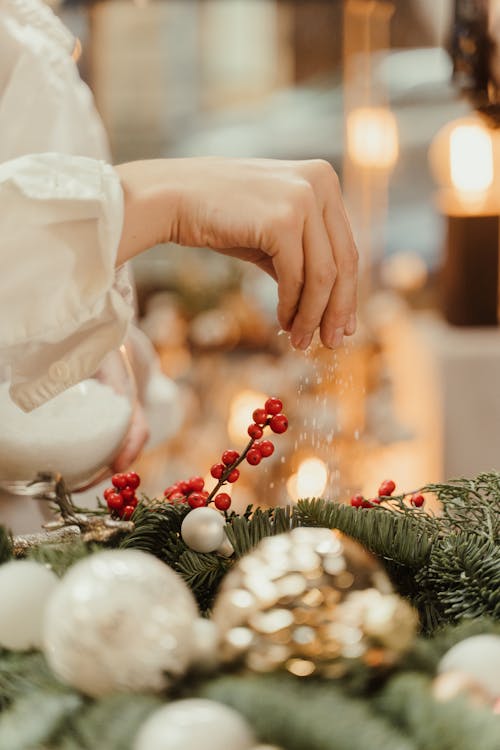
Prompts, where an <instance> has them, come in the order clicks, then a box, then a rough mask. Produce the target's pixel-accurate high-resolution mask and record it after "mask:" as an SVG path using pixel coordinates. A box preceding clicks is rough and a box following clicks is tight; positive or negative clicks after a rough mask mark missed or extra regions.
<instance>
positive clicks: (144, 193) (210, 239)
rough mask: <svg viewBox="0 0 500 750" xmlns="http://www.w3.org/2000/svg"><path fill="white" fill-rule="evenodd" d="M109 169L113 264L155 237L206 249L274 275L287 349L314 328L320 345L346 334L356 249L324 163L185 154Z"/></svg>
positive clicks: (301, 344) (352, 317) (302, 343)
mask: <svg viewBox="0 0 500 750" xmlns="http://www.w3.org/2000/svg"><path fill="white" fill-rule="evenodd" d="M117 171H118V173H119V174H120V176H121V179H122V185H123V187H124V193H125V222H124V230H123V234H122V241H121V243H120V248H119V251H118V259H117V262H118V263H120V262H124V261H125V260H128V259H129V258H130V257H132V256H133V255H135V254H137V252H141V250H143V249H146V247H149V246H150V245H151V244H155V243H157V242H161V241H163V242H165V241H173V242H177V243H178V244H181V245H190V246H196V247H209V248H212V249H213V250H217V251H218V252H222V253H225V254H227V255H232V256H234V257H237V258H242V259H244V260H247V261H251V262H253V263H255V264H256V265H257V266H259V268H261V269H262V270H264V271H266V272H267V273H269V274H270V275H271V276H272V277H273V278H274V279H276V281H277V282H278V296H279V303H278V311H277V313H278V320H279V322H280V325H281V327H282V328H283V329H284V330H286V331H289V332H290V334H291V341H292V344H293V345H294V346H295V347H297V348H300V349H306V348H307V347H308V346H309V344H310V343H311V339H312V336H313V334H314V331H315V330H316V328H318V327H319V328H320V335H321V340H322V342H323V343H324V344H325V345H326V346H329V347H336V346H339V345H340V344H341V342H342V339H343V336H344V334H346V335H350V334H352V333H354V331H355V329H356V286H357V260H358V254H357V250H356V246H355V244H354V241H353V238H352V234H351V230H350V226H349V222H348V219H347V216H346V213H345V209H344V205H343V201H342V196H341V191H340V186H339V181H338V178H337V175H336V173H335V172H334V170H333V169H332V167H331V166H330V165H329V164H328V163H327V162H325V161H321V160H310V161H275V160H270V159H222V158H202V159H196V158H194V159H172V160H156V161H151V162H134V163H131V164H125V165H121V167H118V168H117ZM145 227H147V228H148V229H147V232H146V234H145ZM146 235H147V236H146Z"/></svg>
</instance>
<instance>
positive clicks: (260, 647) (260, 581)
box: [213, 528, 417, 677]
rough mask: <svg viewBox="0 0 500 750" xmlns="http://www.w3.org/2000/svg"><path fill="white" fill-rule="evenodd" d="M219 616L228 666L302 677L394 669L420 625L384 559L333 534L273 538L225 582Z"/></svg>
mask: <svg viewBox="0 0 500 750" xmlns="http://www.w3.org/2000/svg"><path fill="white" fill-rule="evenodd" d="M213 619H214V621H215V622H216V624H217V626H218V628H219V632H220V639H221V656H222V659H223V660H224V661H226V662H230V661H236V660H241V661H242V663H243V664H244V665H245V666H247V667H248V668H249V669H251V670H253V671H256V672H269V671H273V670H275V669H279V668H285V669H286V670H288V672H291V673H292V674H295V675H297V676H299V677H307V676H309V675H313V674H314V675H323V676H325V677H341V676H342V675H343V674H345V673H346V672H347V671H348V670H349V668H350V666H352V665H353V664H354V663H359V662H362V663H364V664H365V665H366V666H368V667H384V666H390V665H392V664H394V663H395V662H396V661H397V659H398V657H399V656H400V655H401V654H402V653H403V652H404V651H405V650H406V649H407V648H408V646H409V645H410V644H411V642H412V641H413V638H414V635H415V631H416V626H417V615H416V613H415V611H414V610H413V609H412V607H411V606H410V605H409V604H408V603H407V602H406V601H405V600H404V599H402V598H401V597H400V596H398V595H397V594H396V593H394V591H393V588H392V586H391V583H390V581H389V579H388V577H387V575H386V574H385V572H384V571H383V570H382V568H381V567H380V564H379V563H378V562H377V561H376V559H375V558H374V557H373V556H371V555H370V554H368V552H366V550H364V549H363V547H361V545H359V544H358V543H357V542H354V541H353V540H352V539H350V538H348V537H345V536H343V535H342V534H341V533H340V532H337V531H331V530H329V529H323V528H321V529H320V528H297V529H294V530H293V531H291V532H290V533H288V534H280V535H278V536H273V537H268V538H266V539H263V540H262V541H261V542H260V543H259V545H258V546H257V547H256V548H255V550H253V551H252V552H251V553H249V554H248V555H246V556H245V557H243V558H242V559H241V560H240V561H239V562H238V563H237V564H236V565H235V567H234V568H233V570H232V571H231V572H230V573H229V574H228V575H227V576H226V577H225V579H224V582H223V584H222V587H221V590H220V592H219V594H218V596H217V599H216V602H215V607H214V612H213Z"/></svg>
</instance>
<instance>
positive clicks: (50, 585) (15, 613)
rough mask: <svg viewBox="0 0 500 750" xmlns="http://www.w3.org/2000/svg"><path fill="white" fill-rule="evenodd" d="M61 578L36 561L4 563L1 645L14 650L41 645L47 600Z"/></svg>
mask: <svg viewBox="0 0 500 750" xmlns="http://www.w3.org/2000/svg"><path fill="white" fill-rule="evenodd" d="M58 580H59V579H58V578H57V576H56V575H55V573H53V572H52V571H51V570H49V568H48V567H47V566H46V565H42V564H41V563H38V562H35V561H34V560H12V562H8V563H5V564H4V565H0V602H2V604H1V606H0V646H1V647H3V648H7V649H10V650H12V651H25V650H27V649H31V648H40V647H41V645H42V624H43V616H44V611H45V607H46V604H47V601H48V599H49V597H50V595H51V593H52V592H53V591H54V589H55V588H56V586H57V584H58Z"/></svg>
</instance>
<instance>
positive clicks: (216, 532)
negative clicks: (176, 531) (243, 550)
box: [181, 508, 226, 552]
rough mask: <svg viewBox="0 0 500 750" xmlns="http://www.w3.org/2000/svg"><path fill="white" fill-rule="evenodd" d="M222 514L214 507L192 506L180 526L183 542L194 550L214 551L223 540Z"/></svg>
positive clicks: (223, 521)
mask: <svg viewBox="0 0 500 750" xmlns="http://www.w3.org/2000/svg"><path fill="white" fill-rule="evenodd" d="M225 525H226V520H225V518H224V516H223V515H222V514H221V513H219V511H218V510H214V508H193V510H192V511H190V512H189V513H188V514H187V516H186V517H185V519H184V521H183V522H182V526H181V536H182V539H183V540H184V542H185V544H187V546H188V547H190V548H191V549H192V550H194V551H195V552H215V551H216V550H217V549H218V548H219V547H220V546H221V545H222V543H223V542H224V540H225V538H226V533H225V531H224V526H225Z"/></svg>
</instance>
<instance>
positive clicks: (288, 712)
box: [202, 675, 440, 750]
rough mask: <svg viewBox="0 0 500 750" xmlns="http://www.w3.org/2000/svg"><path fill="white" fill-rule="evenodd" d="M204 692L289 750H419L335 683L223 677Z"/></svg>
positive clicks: (262, 737) (261, 738) (263, 738)
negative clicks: (231, 708)
mask: <svg viewBox="0 0 500 750" xmlns="http://www.w3.org/2000/svg"><path fill="white" fill-rule="evenodd" d="M202 694H203V696H204V697H207V698H211V699H213V700H216V701H220V702H221V703H225V704H227V705H229V706H232V707H233V708H235V709H236V710H237V711H239V712H240V713H242V714H243V716H245V717H246V718H247V719H248V721H249V723H250V725H251V726H252V727H254V729H255V732H256V734H257V737H258V739H259V741H260V742H268V743H270V744H276V745H279V746H280V747H283V748H286V750H304V748H307V750H367V748H370V749H371V750H416V749H417V746H416V745H415V744H414V743H413V741H412V740H411V739H410V738H409V737H407V736H405V734H404V733H402V732H400V731H399V730H398V729H397V728H395V727H393V726H391V724H390V723H389V722H388V721H387V720H386V719H384V718H383V717H381V716H380V715H378V714H377V713H376V712H374V711H373V710H372V708H371V706H370V703H369V702H368V701H362V700H360V699H359V698H353V697H350V696H348V695H347V694H345V693H344V692H343V691H342V689H341V687H340V686H339V685H338V683H335V682H333V681H330V682H314V681H309V680H307V681H301V680H297V679H294V678H292V677H288V676H286V675H280V676H275V675H270V676H266V677H257V676H251V677H248V676H247V677H223V678H220V679H218V680H214V681H212V682H210V683H209V684H207V685H206V686H205V687H204V688H203V690H202ZM434 750H440V748H439V746H438V747H436V748H434Z"/></svg>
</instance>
